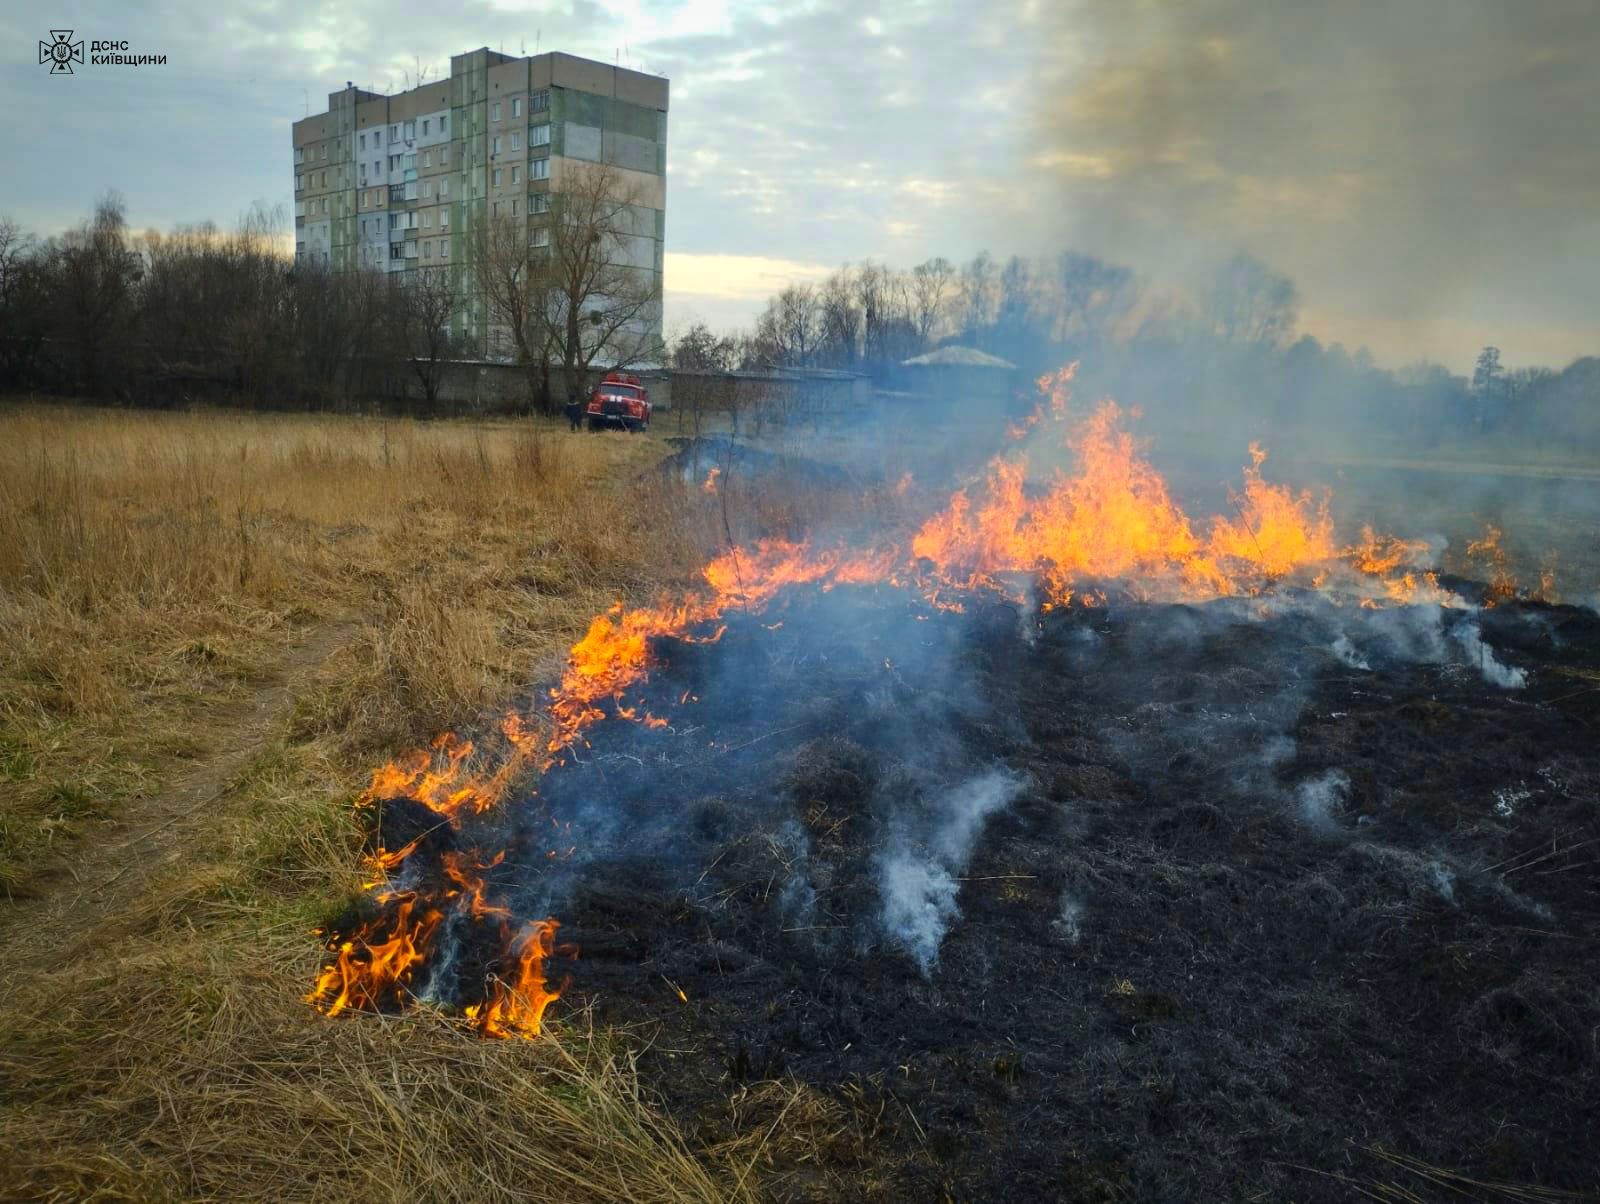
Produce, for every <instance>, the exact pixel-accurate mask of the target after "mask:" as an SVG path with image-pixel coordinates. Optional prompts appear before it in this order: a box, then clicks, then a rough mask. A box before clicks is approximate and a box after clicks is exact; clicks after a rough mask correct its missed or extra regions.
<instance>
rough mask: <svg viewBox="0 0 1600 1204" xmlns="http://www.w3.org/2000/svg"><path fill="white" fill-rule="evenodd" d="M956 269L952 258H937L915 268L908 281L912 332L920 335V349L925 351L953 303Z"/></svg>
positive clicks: (918, 343)
mask: <svg viewBox="0 0 1600 1204" xmlns="http://www.w3.org/2000/svg"><path fill="white" fill-rule="evenodd" d="M955 275H956V269H955V265H954V264H952V263H951V262H950V261H949V260H948V259H946V258H944V256H942V255H936V256H934V257H933V258H932V259H928V260H924V261H923V262H922V263H919V264H918V265H917V266H916V267H914V268H912V269H911V278H910V280H909V281H908V282H907V284H908V289H909V292H910V317H911V325H912V329H914V330H915V331H916V334H917V350H918V351H925V350H927V348H928V344H929V343H930V342H932V340H933V332H934V330H935V329H936V328H937V327H938V324H939V322H940V320H941V319H942V318H943V316H944V311H945V307H946V305H947V304H948V303H949V299H950V294H951V292H952V286H953V284H954V281H955Z"/></svg>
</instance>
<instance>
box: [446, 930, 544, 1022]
mask: <svg viewBox="0 0 1600 1204" xmlns="http://www.w3.org/2000/svg"><path fill="white" fill-rule="evenodd" d="M559 927H560V922H559V921H557V920H537V921H534V922H531V923H528V924H525V925H524V926H523V927H522V929H521V931H519V932H518V933H517V935H516V937H515V938H514V939H513V940H510V941H508V942H507V945H506V960H507V961H508V962H509V963H510V965H511V970H510V972H509V974H507V975H504V976H496V977H495V978H494V979H493V981H492V983H491V986H490V992H489V997H488V998H487V999H486V1000H484V1002H483V1003H481V1004H478V1003H475V1004H472V1005H471V1006H469V1007H468V1008H467V1009H466V1015H467V1018H468V1019H469V1020H472V1021H473V1022H474V1023H475V1024H476V1025H477V1028H478V1031H479V1032H480V1033H482V1034H483V1035H484V1036H486V1037H536V1036H538V1035H539V1028H540V1026H541V1025H542V1024H543V1023H544V1014H545V1011H546V1010H547V1009H548V1008H549V1007H550V1005H551V1004H552V1003H554V1002H555V1001H556V1000H557V999H560V998H561V988H560V987H557V988H556V989H554V990H551V989H550V987H549V984H548V983H547V981H546V979H545V963H546V962H547V961H548V960H549V959H550V958H551V957H553V956H555V954H556V952H557V949H556V944H555V937H556V929H557V928H559Z"/></svg>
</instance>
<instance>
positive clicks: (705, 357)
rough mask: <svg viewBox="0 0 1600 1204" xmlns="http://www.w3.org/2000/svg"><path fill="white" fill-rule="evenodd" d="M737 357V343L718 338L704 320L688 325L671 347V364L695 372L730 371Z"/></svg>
mask: <svg viewBox="0 0 1600 1204" xmlns="http://www.w3.org/2000/svg"><path fill="white" fill-rule="evenodd" d="M738 357H739V345H738V343H737V342H736V341H735V340H734V339H732V338H730V337H728V336H726V335H725V336H723V337H721V338H718V337H717V336H716V335H715V334H713V333H712V331H711V328H710V327H709V326H707V325H706V324H705V323H704V322H696V323H694V324H693V325H692V326H690V327H689V329H688V330H686V331H684V332H683V334H682V335H680V336H679V337H678V340H677V342H676V343H674V344H673V347H672V366H673V367H674V368H685V369H689V370H691V371H696V372H731V371H733V368H734V365H735V364H736V363H737V362H738Z"/></svg>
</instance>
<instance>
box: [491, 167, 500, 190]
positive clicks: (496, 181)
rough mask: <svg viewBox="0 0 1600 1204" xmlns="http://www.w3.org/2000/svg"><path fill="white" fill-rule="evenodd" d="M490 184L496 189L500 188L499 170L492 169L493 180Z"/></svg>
mask: <svg viewBox="0 0 1600 1204" xmlns="http://www.w3.org/2000/svg"><path fill="white" fill-rule="evenodd" d="M491 182H492V183H493V184H494V186H495V187H496V188H499V187H500V169H499V168H498V167H497V168H495V169H494V179H493V180H492V181H491Z"/></svg>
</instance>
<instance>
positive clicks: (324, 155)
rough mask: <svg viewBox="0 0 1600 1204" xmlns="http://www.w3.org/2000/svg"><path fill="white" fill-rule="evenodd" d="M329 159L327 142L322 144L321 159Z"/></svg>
mask: <svg viewBox="0 0 1600 1204" xmlns="http://www.w3.org/2000/svg"><path fill="white" fill-rule="evenodd" d="M327 157H328V144H327V143H326V142H324V143H323V144H322V155H321V158H324V159H326V158H327Z"/></svg>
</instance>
